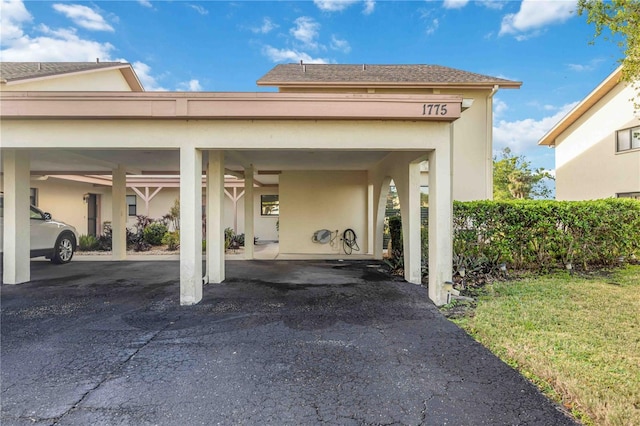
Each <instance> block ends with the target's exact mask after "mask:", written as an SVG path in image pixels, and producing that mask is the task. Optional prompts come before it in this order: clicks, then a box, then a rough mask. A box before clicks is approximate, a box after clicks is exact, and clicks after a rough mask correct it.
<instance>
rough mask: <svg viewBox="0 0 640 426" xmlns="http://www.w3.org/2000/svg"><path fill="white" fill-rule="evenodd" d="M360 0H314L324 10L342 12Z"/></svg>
mask: <svg viewBox="0 0 640 426" xmlns="http://www.w3.org/2000/svg"><path fill="white" fill-rule="evenodd" d="M358 1H359V0H313V2H314V3H315V5H316V6H317V7H318V9H320V10H321V11H323V12H340V11H342V10H345V9H346V8H348V7H349V6H351V5H353V4H354V3H357V2H358Z"/></svg>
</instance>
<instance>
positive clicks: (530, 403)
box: [0, 261, 575, 426]
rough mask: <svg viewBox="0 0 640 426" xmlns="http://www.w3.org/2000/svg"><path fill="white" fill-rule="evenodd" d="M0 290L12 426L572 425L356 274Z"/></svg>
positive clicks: (346, 266)
mask: <svg viewBox="0 0 640 426" xmlns="http://www.w3.org/2000/svg"><path fill="white" fill-rule="evenodd" d="M31 274H32V281H31V282H30V283H26V284H20V285H16V286H13V285H3V286H2V287H1V291H2V293H1V342H0V343H1V348H0V350H1V360H0V361H1V366H0V372H1V379H2V383H1V392H2V393H1V403H2V410H1V417H0V423H2V424H3V425H5V426H9V425H216V424H219V425H264V424H273V425H315V424H328V425H333V424H335V425H545V426H548V425H573V424H575V423H574V421H573V420H571V419H570V418H569V417H567V416H566V415H565V414H564V413H563V412H562V411H561V410H560V409H559V408H558V407H557V406H556V405H555V404H553V403H552V402H550V401H549V400H547V399H546V398H545V397H544V396H543V395H541V394H540V393H539V392H538V390H537V389H536V388H535V387H534V386H533V385H531V384H530V383H529V382H527V381H526V380H525V379H523V378H522V377H521V376H520V375H519V374H518V373H517V372H516V371H514V370H513V369H511V368H510V367H509V366H507V365H505V364H504V363H502V362H501V361H500V360H498V359H497V358H496V357H495V356H493V355H492V354H491V353H490V352H489V351H488V350H486V349H485V348H483V347H482V346H481V345H479V344H478V343H476V342H475V341H474V340H473V339H471V338H470V337H469V336H468V335H467V334H466V333H465V332H464V331H462V330H461V329H459V328H458V327H457V326H456V325H454V324H453V323H451V322H449V321H447V320H446V319H445V318H444V317H443V316H442V315H441V314H440V313H439V312H438V310H437V309H436V307H435V306H433V304H432V303H431V302H430V301H429V299H428V296H427V290H426V289H425V288H423V287H421V286H416V285H413V284H409V283H406V282H404V281H401V280H394V279H391V278H389V277H388V276H387V275H386V274H384V273H382V272H381V271H380V266H379V264H375V263H373V262H363V261H352V262H349V261H345V262H337V261H316V262H312V261H306V262H303V261H251V262H244V261H228V262H227V280H226V282H225V283H223V284H215V285H207V286H205V289H204V299H203V300H202V302H200V303H199V304H198V305H195V306H179V264H178V262H169V261H164V262H71V263H70V264H68V265H63V266H55V265H51V264H49V263H47V262H32V263H31Z"/></svg>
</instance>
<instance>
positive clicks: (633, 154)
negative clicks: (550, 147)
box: [555, 84, 640, 200]
mask: <svg viewBox="0 0 640 426" xmlns="http://www.w3.org/2000/svg"><path fill="white" fill-rule="evenodd" d="M633 95H634V93H633V89H632V88H630V87H626V86H624V85H623V84H618V85H617V86H616V87H615V88H614V89H613V90H611V91H610V92H609V93H608V94H607V95H606V96H604V97H603V98H602V99H600V101H598V102H597V103H596V104H595V105H594V106H593V107H591V108H590V109H589V110H588V111H587V112H586V113H585V114H583V115H582V117H580V118H579V119H578V120H577V121H576V122H575V123H573V124H572V125H571V126H570V127H569V128H568V129H567V130H566V131H565V132H564V133H562V134H561V135H560V136H559V137H558V138H557V139H556V148H555V150H556V152H555V154H556V199H558V200H591V199H599V198H608V197H615V196H616V194H617V193H621V192H638V191H640V149H636V150H632V151H626V152H622V153H616V131H617V130H623V129H626V128H630V127H634V126H639V125H640V120H639V119H638V118H637V117H636V116H634V111H633V103H632V102H630V101H629V99H631V98H632V97H633Z"/></svg>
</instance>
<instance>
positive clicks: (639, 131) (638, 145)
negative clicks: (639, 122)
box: [616, 126, 640, 154]
mask: <svg viewBox="0 0 640 426" xmlns="http://www.w3.org/2000/svg"><path fill="white" fill-rule="evenodd" d="M625 133H626V134H627V136H628V138H629V148H625V149H620V135H621V134H625ZM634 134H636V135H638V136H637V137H636V138H634ZM634 144H635V146H634ZM637 150H640V126H634V127H628V128H626V129H621V130H616V154H622V153H625V152H631V151H637Z"/></svg>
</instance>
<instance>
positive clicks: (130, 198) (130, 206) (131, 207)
mask: <svg viewBox="0 0 640 426" xmlns="http://www.w3.org/2000/svg"><path fill="white" fill-rule="evenodd" d="M127 212H128V213H127V214H128V215H129V216H136V215H137V214H138V206H137V204H136V196H135V195H127Z"/></svg>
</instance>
